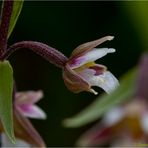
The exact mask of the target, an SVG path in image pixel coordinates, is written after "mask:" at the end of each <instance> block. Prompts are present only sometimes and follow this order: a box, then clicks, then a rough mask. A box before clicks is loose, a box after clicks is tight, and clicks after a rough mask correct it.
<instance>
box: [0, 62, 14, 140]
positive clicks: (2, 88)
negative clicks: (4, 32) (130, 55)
mask: <svg viewBox="0 0 148 148" xmlns="http://www.w3.org/2000/svg"><path fill="white" fill-rule="evenodd" d="M12 91H13V70H12V67H11V65H10V63H9V62H8V61H3V62H0V119H1V121H2V124H3V126H4V130H5V132H6V134H7V136H8V137H9V138H10V140H11V141H12V142H13V143H14V142H15V138H14V130H13V118H12V117H13V116H12Z"/></svg>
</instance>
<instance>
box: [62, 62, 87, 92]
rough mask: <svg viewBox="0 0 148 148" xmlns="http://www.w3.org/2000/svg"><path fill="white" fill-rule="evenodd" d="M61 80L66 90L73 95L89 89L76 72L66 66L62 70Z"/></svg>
mask: <svg viewBox="0 0 148 148" xmlns="http://www.w3.org/2000/svg"><path fill="white" fill-rule="evenodd" d="M63 79H64V83H65V85H66V86H67V88H68V89H69V90H71V91H72V92H74V93H79V92H82V91H89V89H90V86H89V84H88V83H87V82H86V81H85V80H84V79H83V78H82V77H80V76H79V75H78V74H77V72H75V71H74V70H72V69H71V68H70V66H69V65H68V64H66V66H65V68H64V70H63Z"/></svg>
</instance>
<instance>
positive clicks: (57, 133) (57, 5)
mask: <svg viewBox="0 0 148 148" xmlns="http://www.w3.org/2000/svg"><path fill="white" fill-rule="evenodd" d="M133 5H134V2H128V3H124V2H100V1H93V2H50V1H49V2H37V1H36V2H35V1H34V2H33V1H32V2H31V1H30V2H29V1H25V2H24V6H23V9H22V12H21V15H20V17H19V19H18V22H17V24H16V27H15V29H14V31H13V33H12V35H11V37H10V40H9V45H11V44H13V43H15V42H18V41H22V40H33V41H40V42H43V43H46V44H48V45H50V46H52V47H55V48H56V49H58V50H59V51H61V52H63V53H64V54H65V55H66V56H67V57H69V56H70V54H71V52H72V51H73V49H74V48H75V47H76V46H78V45H79V44H82V43H85V42H87V41H91V40H95V39H98V38H100V37H103V36H106V35H113V36H115V39H114V40H113V41H111V42H106V43H104V44H103V45H101V46H100V47H112V48H115V49H116V50H117V51H116V53H115V54H109V55H107V56H106V57H104V58H102V59H99V60H98V61H97V62H98V63H101V64H104V65H106V66H107V67H108V69H109V70H110V71H111V72H112V73H113V74H114V75H115V76H116V77H118V78H119V77H120V76H121V75H122V74H124V73H125V72H126V71H127V70H128V69H130V68H131V67H133V66H134V65H135V64H137V62H138V59H139V57H140V54H141V49H140V48H141V42H140V41H139V36H138V35H137V31H136V28H135V27H134V25H133V22H132V20H131V18H130V17H129V15H128V12H127V11H126V9H127V7H128V8H130V7H132V6H133ZM10 62H11V64H12V66H13V68H14V76H15V79H16V83H17V87H18V90H19V91H25V90H38V89H42V90H43V91H44V98H43V99H42V100H41V101H40V102H39V103H38V104H39V105H40V106H41V107H42V108H43V109H44V110H45V112H46V113H47V114H48V119H47V120H46V121H40V120H32V122H33V124H34V126H35V127H36V128H37V130H38V131H39V132H40V134H41V135H42V137H43V139H44V140H45V142H46V143H47V146H74V143H75V141H76V139H77V138H78V137H79V135H80V134H81V133H83V132H84V131H85V130H86V129H87V128H88V127H89V126H90V125H88V126H85V127H82V128H77V129H70V128H64V127H63V126H62V120H63V119H65V118H66V117H70V116H72V115H74V114H76V113H78V112H79V111H80V110H82V109H83V108H84V107H86V106H87V105H88V104H90V103H91V102H92V101H93V100H94V99H95V98H96V96H94V95H93V94H89V93H87V92H83V93H80V94H74V93H72V92H70V91H69V90H68V89H67V88H66V87H65V85H64V82H63V79H62V71H61V69H59V68H57V67H55V66H54V65H52V64H50V63H48V62H47V61H45V60H44V59H43V58H42V57H40V56H38V55H36V54H35V53H33V52H32V51H30V50H28V49H23V50H20V51H16V52H15V54H13V55H12V56H11V57H10ZM97 90H98V91H99V92H100V93H101V92H102V90H101V89H99V88H97Z"/></svg>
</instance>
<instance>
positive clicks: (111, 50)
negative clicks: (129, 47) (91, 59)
mask: <svg viewBox="0 0 148 148" xmlns="http://www.w3.org/2000/svg"><path fill="white" fill-rule="evenodd" d="M108 50H109V51H108V52H109V53H113V52H115V51H116V50H115V49H114V48H109V49H108Z"/></svg>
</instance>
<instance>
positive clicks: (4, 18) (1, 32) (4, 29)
mask: <svg viewBox="0 0 148 148" xmlns="http://www.w3.org/2000/svg"><path fill="white" fill-rule="evenodd" d="M12 9H13V1H12V0H11V1H10V0H4V1H3V6H2V12H1V24H0V55H2V53H3V52H4V51H5V50H6V48H7V34H8V29H9V22H10V18H11V13H12Z"/></svg>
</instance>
